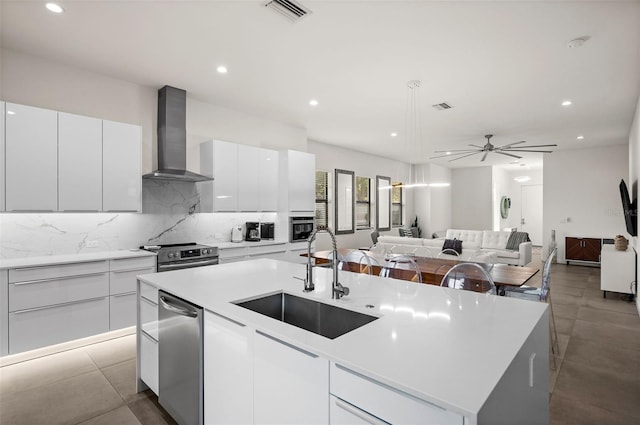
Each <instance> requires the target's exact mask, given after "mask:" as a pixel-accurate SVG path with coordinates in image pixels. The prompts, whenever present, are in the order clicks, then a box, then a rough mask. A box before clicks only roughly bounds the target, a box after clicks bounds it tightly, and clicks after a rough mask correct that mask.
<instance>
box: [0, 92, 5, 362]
mask: <svg viewBox="0 0 640 425" xmlns="http://www.w3.org/2000/svg"><path fill="white" fill-rule="evenodd" d="M0 115H2V117H1V118H0V211H4V210H5V208H6V207H5V202H4V201H5V196H4V192H5V190H4V173H5V162H4V121H5V111H4V102H0ZM0 355H2V352H1V351H0Z"/></svg>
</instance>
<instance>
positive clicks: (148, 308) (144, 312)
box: [140, 297, 158, 341]
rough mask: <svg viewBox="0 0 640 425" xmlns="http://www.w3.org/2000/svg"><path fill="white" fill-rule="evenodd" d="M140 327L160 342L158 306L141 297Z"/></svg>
mask: <svg viewBox="0 0 640 425" xmlns="http://www.w3.org/2000/svg"><path fill="white" fill-rule="evenodd" d="M140 327H141V328H142V330H143V331H145V332H146V333H148V334H149V336H151V338H153V339H155V340H156V341H157V340H158V304H156V303H153V302H151V301H149V300H148V299H146V298H142V297H140Z"/></svg>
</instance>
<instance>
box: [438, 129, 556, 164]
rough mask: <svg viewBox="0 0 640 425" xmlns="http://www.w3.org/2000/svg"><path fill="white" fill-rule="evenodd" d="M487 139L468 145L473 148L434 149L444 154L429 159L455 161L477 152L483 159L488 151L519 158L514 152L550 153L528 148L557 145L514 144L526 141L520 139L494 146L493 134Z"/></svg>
mask: <svg viewBox="0 0 640 425" xmlns="http://www.w3.org/2000/svg"><path fill="white" fill-rule="evenodd" d="M484 137H485V138H486V139H487V143H486V144H485V145H484V146H478V145H469V146H471V147H473V148H475V149H454V150H448V151H434V153H444V155H436V156H432V157H431V158H429V159H435V158H444V157H445V156H456V158H453V159H450V160H449V162H451V161H456V160H458V159H462V158H466V157H468V156H472V155H477V154H479V153H484V155H482V159H481V160H480V161H484V160H485V159H486V158H487V155H489V152H493V153H499V154H500V155H506V156H511V157H513V158H517V159H520V158H522V157H521V156H518V155H515V154H514V152H537V153H551V152H553V151H545V150H542V151H541V150H531V149H530V148H547V147H552V146H558V145H555V144H554V145H521V146H516V145H520V143H527V142H526V141H525V140H521V141H519V142H514V143H508V144H506V145H502V146H494V145H493V143H491V138H492V137H493V134H487V135H485V136H484Z"/></svg>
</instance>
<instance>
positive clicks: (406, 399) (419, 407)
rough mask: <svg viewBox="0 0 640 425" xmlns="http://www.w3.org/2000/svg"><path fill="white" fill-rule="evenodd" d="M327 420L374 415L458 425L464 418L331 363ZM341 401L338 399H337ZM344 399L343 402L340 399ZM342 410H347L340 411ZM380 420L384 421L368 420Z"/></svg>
mask: <svg viewBox="0 0 640 425" xmlns="http://www.w3.org/2000/svg"><path fill="white" fill-rule="evenodd" d="M330 373H331V378H330V381H331V394H332V395H334V396H335V397H337V399H338V402H336V400H335V399H332V401H331V406H330V409H331V419H332V420H331V423H332V424H352V423H361V422H358V421H357V420H353V421H352V420H346V418H350V417H354V416H355V417H357V418H358V419H362V418H377V419H378V420H382V421H385V422H388V423H403V424H432V425H453V424H458V425H462V424H463V423H464V418H463V417H462V416H461V415H459V414H456V413H453V412H450V411H447V410H445V409H443V408H441V407H438V406H436V405H434V404H431V403H428V402H426V401H424V400H420V399H418V398H416V397H413V396H412V395H409V394H406V393H403V392H401V391H398V390H396V389H395V388H392V387H390V386H388V385H385V384H383V383H380V382H377V381H375V380H373V379H371V378H368V377H366V376H364V375H362V374H360V373H357V372H354V371H352V370H350V369H348V368H345V367H343V366H340V365H338V364H336V363H333V362H332V363H331V372H330ZM341 402H342V403H341ZM344 402H346V403H344ZM344 410H346V411H347V412H346V413H345V412H341V411H344ZM370 423H384V422H370Z"/></svg>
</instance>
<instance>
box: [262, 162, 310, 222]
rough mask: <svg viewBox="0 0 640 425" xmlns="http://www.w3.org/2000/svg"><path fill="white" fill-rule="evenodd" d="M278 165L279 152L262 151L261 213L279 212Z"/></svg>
mask: <svg viewBox="0 0 640 425" xmlns="http://www.w3.org/2000/svg"><path fill="white" fill-rule="evenodd" d="M278 164H279V158H278V152H277V151H274V150H271V149H260V165H259V170H260V179H259V181H260V195H259V198H260V201H259V205H258V209H259V210H260V211H278V189H279V186H278V172H279V171H278ZM314 178H315V177H314ZM314 184H315V182H314ZM314 187H315V186H314ZM314 193H315V192H314ZM314 205H315V199H314Z"/></svg>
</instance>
